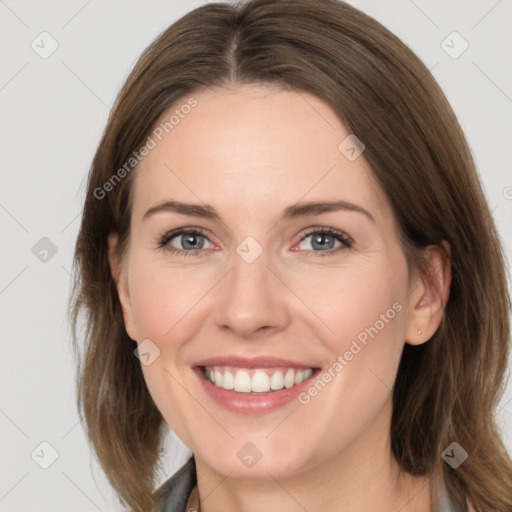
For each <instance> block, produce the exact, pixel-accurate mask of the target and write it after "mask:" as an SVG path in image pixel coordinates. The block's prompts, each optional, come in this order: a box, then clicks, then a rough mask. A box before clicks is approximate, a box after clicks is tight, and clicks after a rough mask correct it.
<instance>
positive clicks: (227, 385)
mask: <svg viewBox="0 0 512 512" xmlns="http://www.w3.org/2000/svg"><path fill="white" fill-rule="evenodd" d="M215 383H217V379H215ZM234 386H235V378H234V377H233V374H232V373H231V372H225V373H224V378H223V379H222V387H223V388H224V389H233V387H234Z"/></svg>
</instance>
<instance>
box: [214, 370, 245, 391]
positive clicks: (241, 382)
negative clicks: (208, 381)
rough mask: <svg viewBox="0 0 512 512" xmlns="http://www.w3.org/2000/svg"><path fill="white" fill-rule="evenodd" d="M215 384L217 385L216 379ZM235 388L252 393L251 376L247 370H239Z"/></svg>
mask: <svg viewBox="0 0 512 512" xmlns="http://www.w3.org/2000/svg"><path fill="white" fill-rule="evenodd" d="M215 385H217V381H215ZM233 389H234V390H235V391H238V392H239V393H250V391H251V377H250V376H249V374H248V373H247V372H244V371H243V370H238V371H237V372H236V375H235V381H234V384H233Z"/></svg>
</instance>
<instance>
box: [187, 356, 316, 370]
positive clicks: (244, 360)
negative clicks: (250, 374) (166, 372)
mask: <svg viewBox="0 0 512 512" xmlns="http://www.w3.org/2000/svg"><path fill="white" fill-rule="evenodd" d="M193 366H209V367H211V366H235V367H238V368H272V367H275V366H286V367H289V368H304V369H307V368H315V366H314V365H310V364H304V363H299V362H297V361H291V360H290V359H282V358H279V357H272V356H257V357H242V356H218V357H209V358H208V359H202V360H201V361H197V362H196V363H194V364H193Z"/></svg>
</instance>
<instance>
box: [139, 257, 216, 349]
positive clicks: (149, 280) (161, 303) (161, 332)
mask: <svg viewBox="0 0 512 512" xmlns="http://www.w3.org/2000/svg"><path fill="white" fill-rule="evenodd" d="M137 263H138V262H137V261H135V262H134V265H133V272H132V275H133V277H132V279H131V283H130V296H131V304H132V311H133V318H134V321H135V324H136V327H137V330H138V333H139V336H140V337H141V338H149V339H152V340H154V342H155V343H156V344H159V343H162V341H163V340H164V339H169V338H172V337H173V336H172V331H173V330H174V329H175V328H177V327H178V326H179V327H180V328H182V327H183V326H184V325H186V324H187V323H188V322H190V319H191V318H193V316H194V307H195V306H196V305H197V304H198V303H199V301H200V300H201V298H202V297H203V296H204V295H205V294H206V293H207V292H208V290H209V289H211V288H212V286H213V284H214V282H215V281H214V279H213V277H212V276H211V275H208V274H206V273H205V272H202V271H201V270H199V269H198V268H197V267H195V268H187V267H186V266H183V267H180V268H165V267H162V265H161V264H159V265H157V264H152V263H151V262H148V263H145V264H142V261H141V262H140V263H141V264H137Z"/></svg>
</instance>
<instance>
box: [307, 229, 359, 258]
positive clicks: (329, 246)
mask: <svg viewBox="0 0 512 512" xmlns="http://www.w3.org/2000/svg"><path fill="white" fill-rule="evenodd" d="M308 238H311V240H310V242H308V241H307V239H308ZM309 243H310V244H311V247H312V248H313V250H312V251H310V252H313V253H323V254H315V256H328V255H332V254H336V253H338V252H339V251H341V250H344V249H348V248H349V247H351V246H352V244H353V243H354V242H353V240H352V239H351V238H350V237H349V236H347V235H345V234H344V233H342V232H341V231H337V230H335V229H333V228H326V227H317V228H314V229H312V230H311V231H309V232H307V233H306V234H305V235H304V236H303V237H302V238H301V240H300V242H299V245H298V246H299V248H300V249H303V250H306V251H307V250H308V248H307V247H305V246H307V245H308V244H309ZM336 243H337V244H338V245H336Z"/></svg>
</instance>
